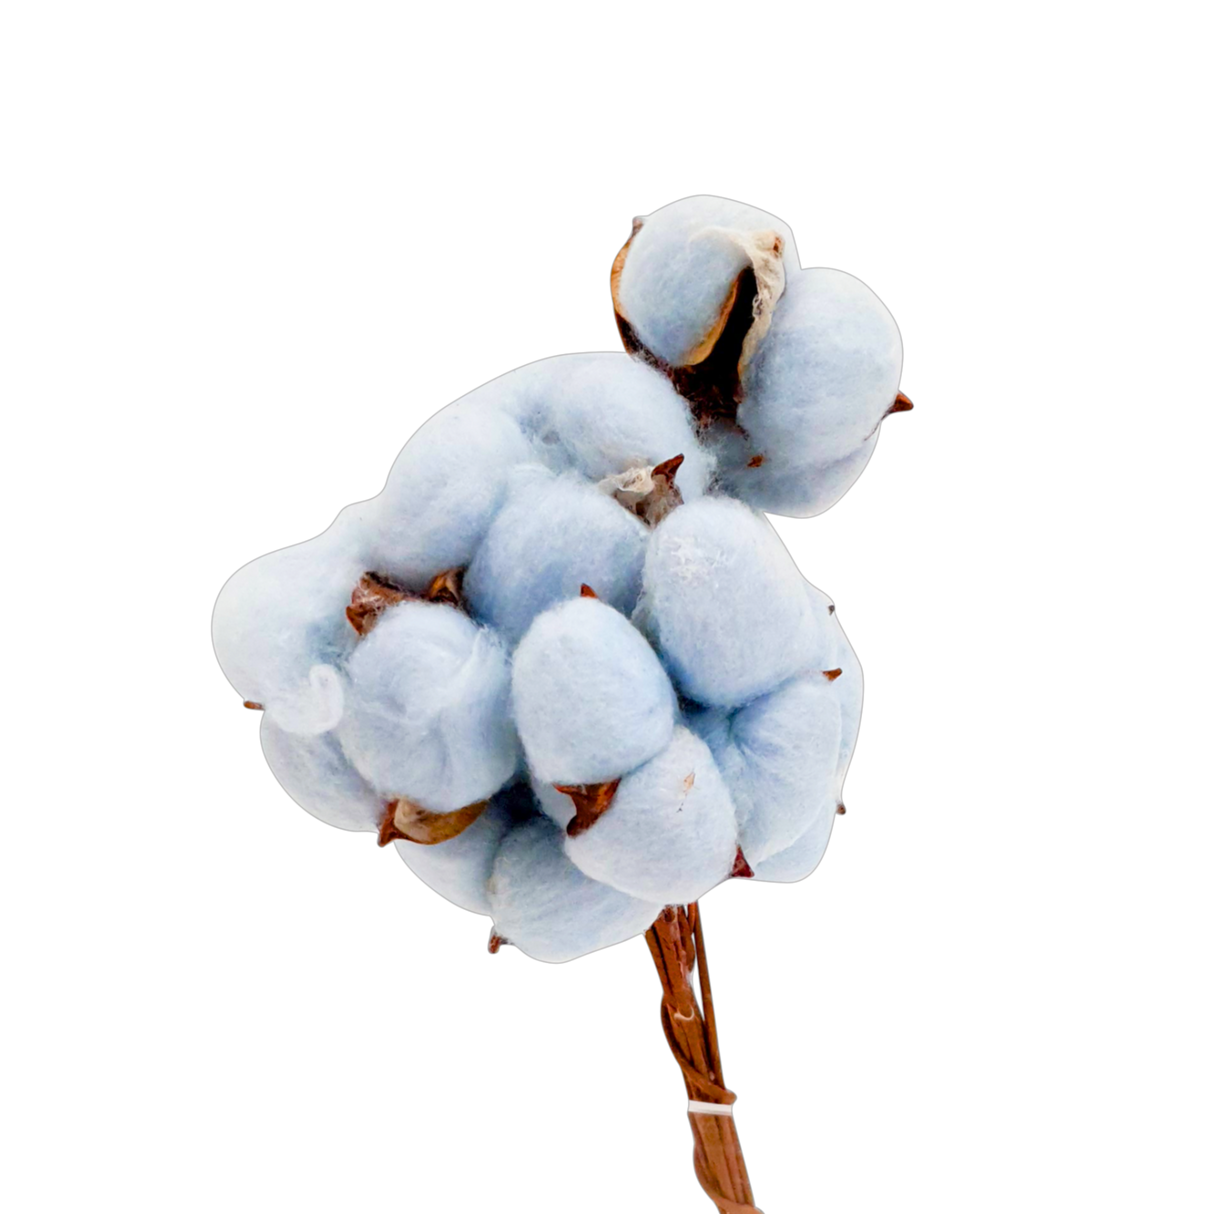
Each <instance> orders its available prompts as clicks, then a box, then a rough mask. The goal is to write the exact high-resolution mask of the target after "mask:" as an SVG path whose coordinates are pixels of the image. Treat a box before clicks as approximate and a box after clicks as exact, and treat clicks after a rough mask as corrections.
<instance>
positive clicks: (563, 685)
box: [513, 598, 676, 784]
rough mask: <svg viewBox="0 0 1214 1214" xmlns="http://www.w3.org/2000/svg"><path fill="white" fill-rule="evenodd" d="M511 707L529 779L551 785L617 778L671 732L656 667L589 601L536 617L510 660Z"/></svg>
mask: <svg viewBox="0 0 1214 1214" xmlns="http://www.w3.org/2000/svg"><path fill="white" fill-rule="evenodd" d="M513 703H514V715H515V721H516V723H517V725H518V731H519V736H520V738H521V739H522V743H523V748H524V750H525V751H526V754H527V762H528V765H529V767H530V769H531V772H532V775H533V776H534V777H535V778H537V779H539V780H542V781H547V782H549V783H552V784H594V783H599V782H600V781H605V780H611V779H614V778H615V777H617V776H621V775H624V774H625V773H626V772H629V771H632V769H633V768H634V767H639V766H640V765H641V764H642V763H645V762H647V761H648V760H650V759H652V758H653V757H654V755H656V754H657V753H658V752H659V751H660V750H662V748H663V747H664V746H666V744H667V743H668V742H669V741H670V736H671V734H672V733H673V732H674V718H675V710H676V702H675V696H674V691H673V689H672V688H671V686H670V680H669V679H668V678H667V677H666V672H665V671H664V670H663V669H662V664H661V663H660V662H659V661H658V659H657V656H656V655H655V654H654V652H653V650H652V649H651V648H650V646H649V642H648V641H646V640H645V638H644V637H643V636H642V635H641V634H640V633H639V632H638V631H637V630H636V629H635V628H634V627H633V626H632V625H631V624H630V623H629V622H628V620H627V619H626V618H625V617H624V616H622V615H621V614H620V613H619V612H618V611H616V610H615V608H613V607H610V606H608V605H607V604H606V603H604V602H601V601H600V600H598V599H591V598H577V599H570V600H568V601H566V602H564V603H560V604H558V605H557V606H556V607H553V608H550V609H549V610H548V611H546V612H544V613H543V614H542V615H540V616H538V617H537V618H536V620H535V622H534V623H533V624H532V625H531V628H530V629H529V630H528V632H527V634H526V636H524V637H523V639H522V641H521V642H520V643H519V646H518V649H517V650H516V651H515V654H514V674H513Z"/></svg>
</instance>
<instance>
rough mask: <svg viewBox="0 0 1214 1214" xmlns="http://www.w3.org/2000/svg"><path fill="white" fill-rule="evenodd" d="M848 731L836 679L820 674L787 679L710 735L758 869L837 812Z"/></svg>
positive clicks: (745, 842)
mask: <svg viewBox="0 0 1214 1214" xmlns="http://www.w3.org/2000/svg"><path fill="white" fill-rule="evenodd" d="M836 682H838V680H836ZM841 728H842V727H841V722H840V712H839V703H838V699H837V696H836V694H835V691H834V684H833V683H831V682H829V681H828V680H827V679H826V678H824V677H823V676H822V675H821V674H816V673H815V674H811V675H802V676H800V677H799V678H796V679H793V680H791V681H790V682H788V683H785V684H784V685H783V686H782V687H780V688H777V690H775V691H773V692H770V693H769V694H767V695H765V696H762V697H761V698H760V699H758V700H755V701H754V702H753V703H751V704H748V705H747V706H746V707H745V708H742V709H740V710H739V711H738V712H736V713H734V715H733V716H732V718H730V719H729V721H728V724H727V725H726V726H725V727H724V728H720V727H718V728H715V729H712V730H710V731H708V732H707V734H706V736H705V740H706V741H707V742H708V744H709V746H710V747H711V749H712V753H713V757H714V758H715V759H716V761H717V767H718V768H719V769H720V772H721V775H722V777H723V779H724V780H725V784H726V786H727V787H728V788H729V791H730V794H731V795H732V797H733V802H734V805H735V807H736V809H737V815H738V830H739V836H740V839H741V844H742V851H743V853H744V854H745V856H746V859H747V860H748V861H749V862H750V864H751V865H752V866H753V865H754V864H756V863H757V862H759V861H761V860H766V859H767V858H768V857H769V856H772V855H774V854H775V853H776V852H779V851H782V850H783V849H784V848H786V847H788V846H789V845H790V844H791V843H792V842H793V841H794V840H796V839H797V838H798V837H799V836H800V835H802V834H804V832H805V831H806V829H808V827H809V824H810V823H811V822H812V821H814V820H815V819H816V818H818V817H819V816H820V815H822V814H823V813H826V814H833V813H834V812H835V806H836V805H837V804H838V800H839V797H838V794H839V753H840V747H841Z"/></svg>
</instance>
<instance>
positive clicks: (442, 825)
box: [379, 797, 489, 847]
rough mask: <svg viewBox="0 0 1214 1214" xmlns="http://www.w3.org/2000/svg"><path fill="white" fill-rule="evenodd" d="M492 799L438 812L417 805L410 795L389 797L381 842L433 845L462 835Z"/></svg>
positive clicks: (380, 833)
mask: <svg viewBox="0 0 1214 1214" xmlns="http://www.w3.org/2000/svg"><path fill="white" fill-rule="evenodd" d="M488 804H489V802H488V801H476V802H474V803H473V804H472V805H465V806H464V807H463V808H462V809H456V810H452V811H451V812H450V813H446V814H436V813H433V812H432V811H431V810H428V809H423V808H422V807H421V806H420V805H415V804H414V803H413V802H412V801H410V800H409V799H408V798H406V797H400V798H398V799H397V800H395V801H389V802H388V804H387V807H386V811H385V813H384V819H383V821H382V822H381V823H380V825H379V845H380V847H384V846H386V845H387V844H389V843H391V842H393V841H394V840H396V839H404V840H406V841H408V842H409V843H418V844H420V845H422V846H423V847H432V846H433V845H434V844H436V843H445V842H446V841H447V840H448V839H454V838H455V836H456V835H462V834H463V833H464V831H466V830H467V829H468V827H469V826H471V825H472V823H473V822H475V821H476V820H477V818H479V817H480V816H481V814H483V813H484V812H485V809H486V807H487V806H488Z"/></svg>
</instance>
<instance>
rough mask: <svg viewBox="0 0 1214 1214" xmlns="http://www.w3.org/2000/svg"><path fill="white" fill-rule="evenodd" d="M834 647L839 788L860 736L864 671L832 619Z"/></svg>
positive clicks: (840, 629) (838, 626)
mask: <svg viewBox="0 0 1214 1214" xmlns="http://www.w3.org/2000/svg"><path fill="white" fill-rule="evenodd" d="M835 627H836V628H837V629H838V632H837V634H836V635H837V638H838V639H837V647H836V650H835V657H834V669H838V670H842V671H843V673H842V674H841V675H840V676H839V677H838V678H837V679H835V681H834V682H833V683H832V684H831V685H830V686H831V690H832V691H833V692H834V694H835V696H836V698H837V699H838V702H839V717H840V742H839V786H840V787H842V786H843V778H844V776H846V775H847V769H848V767H849V766H850V764H851V757H852V753H853V752H854V751H855V749H856V738H857V737H858V736H859V733H860V712H861V709H862V707H863V705H864V671H863V670H861V668H860V659H859V658H858V657H856V651H855V650H854V649H853V648H852V647H851V644H850V643H849V642H848V639H847V636H846V635H845V634H844V632H843V629H842V627H841V626H840V625H839V624H838V619H837V617H836V621H835Z"/></svg>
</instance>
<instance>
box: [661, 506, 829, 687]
mask: <svg viewBox="0 0 1214 1214" xmlns="http://www.w3.org/2000/svg"><path fill="white" fill-rule="evenodd" d="M644 588H645V589H644V601H643V606H642V612H641V613H640V614H641V617H642V619H643V622H644V627H645V630H646V632H647V634H648V635H649V636H650V637H651V639H653V640H654V642H655V644H656V646H657V648H658V650H659V651H660V652H661V653H662V654H663V656H664V658H665V660H666V664H667V667H668V669H669V670H670V671H671V672H672V674H673V676H674V678H675V681H676V682H677V683H678V685H679V687H680V688H681V690H682V691H683V692H684V693H685V694H686V695H688V696H689V697H690V698H691V699H693V700H696V701H698V702H699V703H701V704H706V705H711V706H714V707H718V708H731V707H736V706H738V705H741V704H744V703H746V702H747V701H748V700H751V699H754V698H755V697H756V696H759V695H762V694H763V693H764V692H767V691H771V690H773V689H774V688H775V687H777V686H779V684H781V683H783V682H784V681H785V680H786V679H789V678H791V677H792V676H793V675H795V674H799V673H800V672H801V671H804V670H823V669H826V667H825V666H823V665H822V661H823V658H824V657H826V656H828V655H829V653H830V651H831V645H830V640H829V636H828V634H827V632H826V631H825V630H824V629H823V627H822V625H821V623H820V613H819V611H818V610H817V608H816V607H815V605H814V603H813V602H812V601H811V599H810V598H809V596H808V595H807V594H806V592H805V582H804V579H803V578H802V577H801V574H800V572H799V571H798V570H797V567H796V565H795V564H794V563H793V560H792V557H790V556H789V555H788V551H787V549H786V548H785V547H784V545H783V544H782V543H781V542H780V539H779V536H777V535H776V533H775V531H774V530H773V529H772V527H771V524H770V523H768V522H767V520H766V519H765V518H763V517H762V515H759V514H756V513H755V512H754V511H753V510H751V509H749V508H748V507H746V506H744V505H742V504H741V503H739V502H734V501H730V500H728V499H725V498H704V499H703V500H702V501H699V502H692V503H690V504H688V505H686V506H682V507H680V508H679V509H678V510H675V511H674V512H673V513H672V514H671V515H670V516H669V517H668V518H666V519H665V520H664V521H663V522H662V524H661V525H660V526H659V527H658V528H657V529H656V530H655V531H654V533H653V537H652V539H651V541H650V544H649V552H648V555H647V557H646V560H645V579H644Z"/></svg>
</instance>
